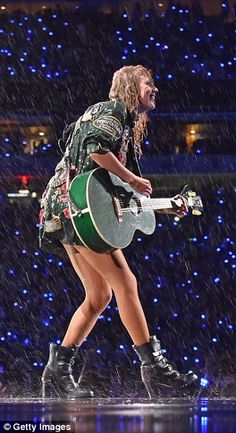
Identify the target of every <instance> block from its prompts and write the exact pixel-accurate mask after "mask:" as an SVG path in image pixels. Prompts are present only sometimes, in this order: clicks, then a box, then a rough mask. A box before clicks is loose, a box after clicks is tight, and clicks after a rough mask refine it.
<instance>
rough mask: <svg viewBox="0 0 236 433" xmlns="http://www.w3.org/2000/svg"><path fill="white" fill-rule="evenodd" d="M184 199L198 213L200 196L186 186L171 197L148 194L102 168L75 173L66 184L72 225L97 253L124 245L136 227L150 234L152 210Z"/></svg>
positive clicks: (176, 204)
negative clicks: (139, 191) (138, 190)
mask: <svg viewBox="0 0 236 433" xmlns="http://www.w3.org/2000/svg"><path fill="white" fill-rule="evenodd" d="M184 199H185V200H184ZM184 202H185V204H187V206H188V207H190V208H192V209H193V213H194V214H196V215H200V214H201V211H202V201H201V198H200V197H199V196H198V197H197V196H196V193H194V192H193V191H191V190H189V188H188V187H187V186H186V187H185V188H184V190H183V191H182V193H181V194H180V195H177V196H175V197H173V198H147V197H145V196H143V195H141V194H138V193H137V192H135V191H134V190H133V189H132V188H131V187H130V186H129V185H128V184H127V183H125V182H123V181H122V180H121V179H120V178H119V177H117V176H115V175H114V174H112V173H110V172H108V171H107V170H105V169H103V168H96V169H94V170H91V171H88V172H85V173H83V174H80V175H78V176H76V177H75V178H74V179H73V180H72V182H71V185H70V188H69V208H70V214H71V219H72V223H73V226H74V229H75V231H76V233H77V235H78V237H79V239H80V240H81V242H82V244H83V245H84V246H85V247H88V248H90V249H91V250H93V251H96V252H98V253H108V252H109V251H112V250H114V249H117V248H125V247H127V246H128V245H129V244H130V243H131V241H132V239H133V236H134V233H135V231H136V230H139V231H141V232H143V233H145V234H147V235H150V234H152V233H153V232H154V230H155V226H156V221H155V213H154V210H162V209H171V208H172V209H180V208H182V206H183V205H184Z"/></svg>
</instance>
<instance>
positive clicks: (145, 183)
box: [128, 174, 152, 197]
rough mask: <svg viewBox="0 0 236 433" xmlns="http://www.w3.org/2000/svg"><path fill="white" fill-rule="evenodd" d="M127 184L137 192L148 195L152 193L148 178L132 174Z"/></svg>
mask: <svg viewBox="0 0 236 433" xmlns="http://www.w3.org/2000/svg"><path fill="white" fill-rule="evenodd" d="M128 183H129V185H130V186H131V187H132V188H133V189H134V190H135V191H136V192H138V193H139V194H143V195H145V196H146V197H149V196H150V195H151V194H152V186H151V183H150V181H149V180H148V179H144V178H143V177H139V176H136V175H135V174H132V176H131V180H130V181H129V182H128Z"/></svg>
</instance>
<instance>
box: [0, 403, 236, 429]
mask: <svg viewBox="0 0 236 433" xmlns="http://www.w3.org/2000/svg"><path fill="white" fill-rule="evenodd" d="M0 420H1V428H0V432H1V433H4V432H9V433H12V432H15V431H30V432H33V433H36V432H39V431H56V432H57V433H59V432H62V431H63V432H65V431H66V432H72V433H96V432H98V433H118V432H119V433H236V398H234V399H222V400H220V399H206V398H201V399H195V400H193V399H160V400H155V401H154V400H149V399H127V398H124V399H92V400H79V401H78V400H77V401H72V400H70V401H68V400H64V399H45V400H42V399H38V398H32V399H28V398H2V399H0Z"/></svg>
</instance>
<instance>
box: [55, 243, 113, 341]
mask: <svg viewBox="0 0 236 433" xmlns="http://www.w3.org/2000/svg"><path fill="white" fill-rule="evenodd" d="M64 247H65V249H66V251H67V254H68V256H69V258H70V261H71V264H72V266H73V268H74V270H75V272H76V273H77V275H78V276H79V278H80V280H81V282H82V284H83V286H84V289H85V293H86V296H85V300H84V302H83V303H82V304H81V305H80V307H79V308H78V310H76V312H75V313H74V315H73V316H72V319H71V321H70V324H69V327H68V329H67V332H66V335H65V337H64V339H63V341H62V346H70V345H71V344H77V345H79V346H80V345H81V344H82V343H83V341H84V340H85V338H86V337H87V335H88V334H89V333H90V331H91V330H92V328H93V327H94V325H95V323H96V321H97V319H98V316H99V315H100V314H101V313H102V311H104V309H105V308H106V306H107V305H108V304H109V302H110V301H111V298H112V290H111V288H110V286H109V285H108V283H107V282H106V281H105V280H104V278H103V277H102V276H101V275H100V274H99V273H98V272H97V271H96V270H95V268H94V267H93V266H91V265H90V264H89V263H88V261H87V260H86V259H85V258H84V257H83V256H82V255H81V254H80V253H79V252H78V251H77V250H76V249H75V248H74V247H73V246H71V245H65V244H64Z"/></svg>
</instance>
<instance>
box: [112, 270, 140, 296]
mask: <svg viewBox="0 0 236 433" xmlns="http://www.w3.org/2000/svg"><path fill="white" fill-rule="evenodd" d="M112 288H113V290H114V293H115V294H117V293H118V294H119V293H123V294H124V295H125V296H135V295H136V294H137V279H136V277H135V275H134V274H133V273H132V272H131V271H130V270H129V271H128V272H127V271H126V272H124V273H122V275H121V276H120V278H119V279H118V280H117V281H116V282H115V283H114V284H113V286H112Z"/></svg>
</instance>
